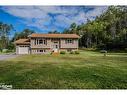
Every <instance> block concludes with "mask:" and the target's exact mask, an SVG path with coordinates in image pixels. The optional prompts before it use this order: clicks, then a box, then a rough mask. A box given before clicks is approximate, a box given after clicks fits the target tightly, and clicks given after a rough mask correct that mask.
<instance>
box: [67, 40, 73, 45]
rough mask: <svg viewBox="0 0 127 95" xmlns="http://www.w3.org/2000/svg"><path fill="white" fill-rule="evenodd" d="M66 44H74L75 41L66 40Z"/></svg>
mask: <svg viewBox="0 0 127 95" xmlns="http://www.w3.org/2000/svg"><path fill="white" fill-rule="evenodd" d="M65 43H66V44H68V43H73V40H72V39H67V40H65Z"/></svg>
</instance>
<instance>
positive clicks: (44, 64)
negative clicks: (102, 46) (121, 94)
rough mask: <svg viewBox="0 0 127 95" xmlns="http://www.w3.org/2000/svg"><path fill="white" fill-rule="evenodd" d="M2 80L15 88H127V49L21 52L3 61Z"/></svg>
mask: <svg viewBox="0 0 127 95" xmlns="http://www.w3.org/2000/svg"><path fill="white" fill-rule="evenodd" d="M0 83H5V84H11V85H13V89H127V53H109V54H108V55H107V56H106V57H104V56H103V54H101V53H99V52H93V51H81V52H80V54H77V55H75V54H65V55H56V56H52V55H23V56H18V57H17V58H14V59H9V60H7V61H0Z"/></svg>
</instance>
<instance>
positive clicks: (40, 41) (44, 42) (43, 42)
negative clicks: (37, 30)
mask: <svg viewBox="0 0 127 95" xmlns="http://www.w3.org/2000/svg"><path fill="white" fill-rule="evenodd" d="M39 44H47V42H46V40H43V39H40V40H39Z"/></svg>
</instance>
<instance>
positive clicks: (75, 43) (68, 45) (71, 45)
mask: <svg viewBox="0 0 127 95" xmlns="http://www.w3.org/2000/svg"><path fill="white" fill-rule="evenodd" d="M65 40H66V39H61V41H60V43H61V48H78V39H73V43H65Z"/></svg>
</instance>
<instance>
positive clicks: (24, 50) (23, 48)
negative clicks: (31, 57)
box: [16, 46, 29, 54]
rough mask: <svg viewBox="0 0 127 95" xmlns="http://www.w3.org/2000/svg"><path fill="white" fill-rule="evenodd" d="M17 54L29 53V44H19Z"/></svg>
mask: <svg viewBox="0 0 127 95" xmlns="http://www.w3.org/2000/svg"><path fill="white" fill-rule="evenodd" d="M16 54H29V46H17V47H16Z"/></svg>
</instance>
